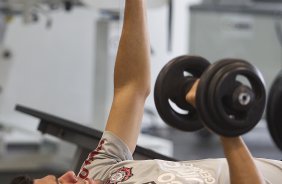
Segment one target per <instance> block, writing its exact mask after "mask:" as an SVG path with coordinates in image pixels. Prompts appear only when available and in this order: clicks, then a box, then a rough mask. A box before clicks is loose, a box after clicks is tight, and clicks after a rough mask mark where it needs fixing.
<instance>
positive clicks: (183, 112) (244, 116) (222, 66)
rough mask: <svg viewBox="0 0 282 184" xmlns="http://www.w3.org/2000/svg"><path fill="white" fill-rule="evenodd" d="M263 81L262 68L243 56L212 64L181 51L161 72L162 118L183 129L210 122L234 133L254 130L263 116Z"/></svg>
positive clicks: (226, 132)
mask: <svg viewBox="0 0 282 184" xmlns="http://www.w3.org/2000/svg"><path fill="white" fill-rule="evenodd" d="M265 96H266V94H265V86H264V80H263V77H262V75H261V73H260V71H259V70H258V69H257V68H256V67H254V66H253V65H251V64H250V63H248V62H247V61H244V60H240V59H222V60H219V61H217V62H215V63H213V64H210V62H209V61H207V60H206V59H204V58H203V57H199V56H187V55H186V56H180V57H177V58H174V59H173V60H171V61H169V62H168V63H167V64H166V65H165V66H164V67H163V68H162V70H161V71H160V73H159V75H158V77H157V80H156V83H155V89H154V100H155V105H156V108H157V111H158V113H159V115H160V117H161V118H162V119H163V120H164V122H165V123H167V124H168V125H170V126H172V127H174V128H177V129H179V130H183V131H196V130H200V129H202V128H203V127H207V128H208V129H210V130H211V131H213V132H214V133H216V134H219V135H222V136H227V137H233V136H238V135H242V134H244V133H246V132H248V131H250V130H251V129H252V128H253V127H255V126H256V124H257V123H258V122H259V120H260V119H261V117H262V114H263V111H264V107H265V98H266V97H265Z"/></svg>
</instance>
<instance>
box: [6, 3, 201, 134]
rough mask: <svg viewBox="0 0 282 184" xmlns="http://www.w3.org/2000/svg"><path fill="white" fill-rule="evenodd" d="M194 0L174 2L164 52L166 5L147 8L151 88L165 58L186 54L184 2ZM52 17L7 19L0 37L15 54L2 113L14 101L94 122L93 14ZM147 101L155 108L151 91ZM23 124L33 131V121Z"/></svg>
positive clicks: (8, 110) (9, 111)
mask: <svg viewBox="0 0 282 184" xmlns="http://www.w3.org/2000/svg"><path fill="white" fill-rule="evenodd" d="M195 2H198V0H177V1H174V5H175V7H174V20H173V21H174V23H173V50H172V52H168V51H167V12H168V9H167V7H163V8H160V9H155V10H149V13H148V15H149V16H148V17H149V27H150V36H151V44H152V47H153V49H154V51H155V54H154V55H153V56H152V72H153V74H152V76H153V77H152V87H153V85H154V83H155V79H156V77H157V74H158V72H159V71H160V69H161V68H162V67H163V65H164V64H165V63H166V62H167V61H169V60H170V59H171V58H173V57H176V56H178V55H182V54H186V53H187V51H188V45H187V43H188V41H187V40H188V35H189V32H188V23H189V16H188V11H187V10H188V5H189V4H191V3H195ZM52 17H53V20H54V21H53V26H52V28H51V29H46V28H45V25H44V23H45V21H44V20H42V21H40V22H39V23H38V24H35V25H28V26H26V25H23V24H22V22H21V19H20V18H16V19H15V20H14V21H13V22H12V23H10V24H9V26H8V30H7V34H6V37H5V40H4V41H5V44H6V45H7V46H8V47H9V48H10V49H11V50H12V52H13V54H14V56H13V59H12V60H11V61H10V62H11V63H10V64H11V66H12V67H11V68H10V71H9V76H8V79H7V85H6V86H5V91H4V93H3V101H2V104H1V106H0V108H1V109H0V110H1V114H5V115H7V114H8V115H10V114H12V115H13V116H15V114H14V110H13V109H14V106H15V104H18V103H19V104H23V105H26V106H29V107H33V108H37V109H40V110H42V111H45V112H49V113H52V114H55V115H58V116H61V117H64V118H67V119H71V120H74V121H77V122H80V123H82V124H90V123H91V122H95V117H93V104H92V103H93V93H94V90H93V82H94V79H93V71H94V70H95V67H94V66H95V63H94V62H95V61H94V59H93V58H94V56H95V52H94V40H95V38H94V35H95V26H94V25H95V24H94V20H95V18H96V13H95V12H94V11H90V10H86V9H75V10H74V11H72V12H71V13H65V12H57V13H54V14H52ZM43 19H44V18H43ZM117 29H118V28H117ZM152 89H153V88H152ZM152 94H153V91H152ZM147 106H148V107H151V108H154V102H153V96H152V95H151V96H150V97H149V98H148V101H147ZM22 126H24V127H25V128H28V129H32V130H34V129H35V127H36V124H32V125H22Z"/></svg>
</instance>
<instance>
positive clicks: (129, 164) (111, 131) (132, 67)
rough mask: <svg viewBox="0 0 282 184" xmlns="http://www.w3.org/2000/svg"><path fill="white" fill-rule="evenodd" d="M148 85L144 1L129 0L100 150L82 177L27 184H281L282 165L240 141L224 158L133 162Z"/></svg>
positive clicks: (226, 145)
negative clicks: (255, 153) (256, 156)
mask: <svg viewBox="0 0 282 184" xmlns="http://www.w3.org/2000/svg"><path fill="white" fill-rule="evenodd" d="M207 44H208V43H207ZM150 86H151V78H150V43H149V35H148V28H147V15H146V0H125V12H124V25H123V30H122V35H121V39H120V43H119V47H118V53H117V57H116V63H115V70H114V97H113V102H112V106H111V110H110V114H109V117H108V121H107V125H106V128H105V131H104V133H103V136H102V138H101V140H100V142H99V144H98V146H97V148H96V149H95V150H93V151H92V152H91V153H89V155H88V158H86V160H85V162H84V163H82V167H81V170H80V172H79V173H77V174H74V173H73V172H67V173H66V174H64V175H63V176H62V177H60V178H55V177H54V176H47V177H44V178H41V179H35V180H30V183H29V184H72V183H75V184H96V183H104V184H118V183H140V184H155V183H160V184H184V183H191V184H196V183H197V184H216V183H218V184H221V183H222V184H227V183H231V184H262V183H281V181H282V164H281V163H280V162H279V161H275V160H267V159H254V158H253V157H252V155H251V153H250V152H249V150H248V148H247V146H246V145H245V144H244V142H243V140H242V138H241V137H233V138H227V137H220V140H221V143H222V146H223V150H224V153H225V157H226V158H219V159H204V160H190V161H179V162H172V161H165V160H142V161H140V160H139V161H134V160H133V157H132V154H133V153H134V150H135V147H136V142H137V138H138V135H139V133H140V126H141V121H142V116H143V111H144V104H145V101H146V98H147V97H148V95H149V93H150V90H151V89H150V88H151V87H150ZM183 146H186V147H187V148H189V145H183ZM12 184H24V182H16V181H14V182H12Z"/></svg>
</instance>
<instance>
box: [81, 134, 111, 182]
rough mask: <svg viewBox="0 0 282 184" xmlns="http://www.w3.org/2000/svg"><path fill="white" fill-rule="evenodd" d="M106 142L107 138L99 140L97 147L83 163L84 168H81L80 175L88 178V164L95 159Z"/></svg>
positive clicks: (82, 177)
mask: <svg viewBox="0 0 282 184" xmlns="http://www.w3.org/2000/svg"><path fill="white" fill-rule="evenodd" d="M105 142H106V140H105V139H103V140H101V141H100V142H99V145H98V146H97V148H96V149H95V150H94V151H92V152H91V153H90V154H89V155H88V158H87V159H86V160H85V161H84V164H83V166H82V168H81V169H80V172H79V175H78V176H79V177H80V178H81V179H86V178H88V175H89V170H88V169H87V168H86V166H87V165H90V164H91V163H92V162H93V161H94V160H95V159H94V158H95V156H96V155H98V154H99V153H100V151H101V150H102V146H103V145H104V143H105Z"/></svg>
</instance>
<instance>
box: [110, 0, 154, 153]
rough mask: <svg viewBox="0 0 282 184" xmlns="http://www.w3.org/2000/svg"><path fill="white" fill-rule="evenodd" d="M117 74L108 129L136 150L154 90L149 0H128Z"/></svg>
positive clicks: (118, 54)
mask: <svg viewBox="0 0 282 184" xmlns="http://www.w3.org/2000/svg"><path fill="white" fill-rule="evenodd" d="M125 2H126V4H125V13H124V23H123V30H122V35H121V39H120V43H119V47H118V53H117V58H116V64H115V74H114V99H113V104H112V108H111V111H110V115H109V119H108V122H107V126H106V130H108V131H111V132H113V133H115V134H116V135H117V136H118V137H120V138H121V139H122V140H123V141H124V142H125V143H126V144H127V145H128V147H129V149H130V150H131V151H132V152H133V151H134V149H135V146H136V142H137V138H138V135H139V132H140V126H141V121H142V116H143V112H144V104H145V100H146V97H147V96H148V94H149V91H150V83H151V80H150V43H149V38H148V37H149V36H148V29H147V17H146V4H145V3H146V2H145V0H126V1H125Z"/></svg>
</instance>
